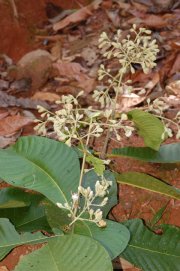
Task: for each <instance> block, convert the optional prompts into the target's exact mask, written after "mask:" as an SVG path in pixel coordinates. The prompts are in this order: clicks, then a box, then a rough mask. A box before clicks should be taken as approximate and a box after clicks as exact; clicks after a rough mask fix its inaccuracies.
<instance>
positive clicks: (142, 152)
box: [112, 143, 180, 163]
mask: <svg viewBox="0 0 180 271" xmlns="http://www.w3.org/2000/svg"><path fill="white" fill-rule="evenodd" d="M112 154H113V156H125V157H130V158H134V159H138V160H142V161H146V162H151V163H178V162H180V143H172V144H165V145H162V146H161V147H160V149H159V151H154V150H152V149H151V148H147V147H125V148H118V149H113V151H112Z"/></svg>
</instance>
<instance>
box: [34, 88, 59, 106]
mask: <svg viewBox="0 0 180 271" xmlns="http://www.w3.org/2000/svg"><path fill="white" fill-rule="evenodd" d="M59 98H60V97H59V95H58V94H56V93H52V92H42V91H38V92H36V93H35V94H34V95H33V96H32V99H33V100H42V101H48V102H51V103H53V102H55V101H57V100H59Z"/></svg>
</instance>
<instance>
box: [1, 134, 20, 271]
mask: <svg viewBox="0 0 180 271" xmlns="http://www.w3.org/2000/svg"><path fill="white" fill-rule="evenodd" d="M18 136H19V133H18ZM18 136H14V135H13V136H10V137H6V136H0V148H1V149H3V148H6V147H7V146H9V145H11V144H13V143H15V142H16V139H17V137H18ZM0 271H1V269H0Z"/></svg>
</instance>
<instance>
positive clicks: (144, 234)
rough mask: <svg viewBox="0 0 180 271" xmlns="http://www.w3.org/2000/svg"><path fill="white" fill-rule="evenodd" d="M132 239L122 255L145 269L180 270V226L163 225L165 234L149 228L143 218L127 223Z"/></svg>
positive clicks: (155, 270) (160, 270) (154, 270)
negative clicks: (159, 233) (156, 232)
mask: <svg viewBox="0 0 180 271" xmlns="http://www.w3.org/2000/svg"><path fill="white" fill-rule="evenodd" d="M125 225H126V226H127V227H128V228H129V230H130V233H131V240H130V242H129V244H128V246H127V248H126V250H125V251H124V252H123V253H122V254H121V257H123V258H124V259H126V260H127V261H129V262H131V263H133V264H134V265H135V266H137V267H139V268H141V269H142V270H144V271H171V270H172V271H179V267H180V253H179V252H180V228H177V227H174V226H170V225H163V226H162V229H163V234H162V235H156V234H154V233H153V232H151V231H150V230H148V229H147V228H146V227H145V226H144V225H143V223H142V221H141V220H139V219H135V220H129V221H127V222H126V223H125Z"/></svg>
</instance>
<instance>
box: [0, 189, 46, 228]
mask: <svg viewBox="0 0 180 271" xmlns="http://www.w3.org/2000/svg"><path fill="white" fill-rule="evenodd" d="M29 199H30V201H31V205H30V206H28V207H22V208H21V209H19V208H8V209H0V217H1V218H8V219H9V220H10V221H11V222H12V223H13V225H14V226H15V228H16V230H17V231H19V232H34V231H38V230H45V231H48V232H50V231H51V228H50V226H49V224H48V222H47V218H46V214H45V206H44V204H43V201H44V199H45V197H44V196H43V195H40V194H39V195H38V194H30V195H29Z"/></svg>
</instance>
